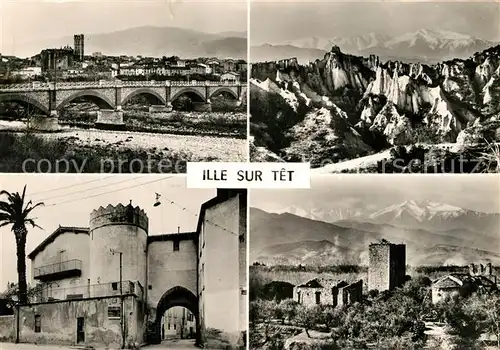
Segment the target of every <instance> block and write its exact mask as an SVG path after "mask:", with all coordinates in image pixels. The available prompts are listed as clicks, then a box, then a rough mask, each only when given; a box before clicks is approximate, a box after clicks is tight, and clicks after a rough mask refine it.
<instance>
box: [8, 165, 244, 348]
mask: <svg viewBox="0 0 500 350" xmlns="http://www.w3.org/2000/svg"><path fill="white" fill-rule="evenodd" d="M0 183H1V192H0V239H1V246H0V264H1V267H2V268H1V275H0V286H1V289H0V349H2V350H11V349H12V350H35V349H39V350H44V349H46V350H52V349H56V348H57V349H61V350H64V349H75V348H78V349H142V348H146V349H197V348H205V349H246V343H247V319H248V316H247V300H248V297H247V265H246V262H247V249H246V244H247V226H246V225H247V217H246V216H247V193H246V190H231V189H188V188H186V185H185V178H184V177H183V176H180V177H179V176H167V175H145V176H137V177H131V176H130V175H128V176H120V175H109V176H102V175H88V176H83V175H72V176H64V175H45V176H43V175H16V176H8V175H3V176H2V177H0Z"/></svg>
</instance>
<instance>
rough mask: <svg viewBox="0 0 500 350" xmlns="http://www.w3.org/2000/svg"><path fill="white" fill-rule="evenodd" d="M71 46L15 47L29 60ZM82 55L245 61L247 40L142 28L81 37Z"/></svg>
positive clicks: (51, 42)
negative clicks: (54, 48) (99, 54)
mask: <svg viewBox="0 0 500 350" xmlns="http://www.w3.org/2000/svg"><path fill="white" fill-rule="evenodd" d="M65 45H70V46H73V38H72V37H60V38H48V39H46V40H44V41H37V42H27V43H22V44H19V45H18V46H17V47H18V48H22V50H23V51H22V53H21V54H20V55H26V56H33V55H35V54H38V53H39V52H40V51H41V50H42V49H44V48H52V47H62V46H65ZM85 52H86V54H92V53H93V52H102V53H103V54H105V55H112V56H115V55H132V56H136V55H142V56H153V57H161V56H180V57H183V58H196V57H211V56H217V57H220V58H235V59H245V60H246V59H247V40H246V38H245V37H244V36H243V37H242V33H239V32H228V33H220V34H210V33H202V32H198V31H194V30H190V29H184V28H176V27H154V26H144V27H136V28H130V29H125V30H120V31H115V32H111V33H99V34H85Z"/></svg>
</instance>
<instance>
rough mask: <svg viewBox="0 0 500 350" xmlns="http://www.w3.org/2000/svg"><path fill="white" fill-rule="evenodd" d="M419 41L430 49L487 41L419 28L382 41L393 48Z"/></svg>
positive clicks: (411, 44) (444, 31) (459, 34)
mask: <svg viewBox="0 0 500 350" xmlns="http://www.w3.org/2000/svg"><path fill="white" fill-rule="evenodd" d="M419 41H423V42H425V43H427V44H428V45H429V47H430V48H431V49H434V50H436V49H438V48H444V47H446V46H448V47H449V48H450V49H453V48H456V47H460V46H462V47H465V46H470V45H477V44H483V45H485V44H488V41H486V40H483V39H479V38H476V37H473V36H472V35H467V34H461V33H456V32H450V31H446V30H433V29H420V30H417V31H416V32H414V33H405V34H403V35H400V36H397V37H395V38H393V39H391V40H388V41H386V42H385V43H384V46H385V47H387V48H394V47H396V46H398V45H402V44H404V45H407V46H409V47H411V46H415V45H417V44H418V42H419Z"/></svg>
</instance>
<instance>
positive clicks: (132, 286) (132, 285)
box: [130, 282, 135, 293]
mask: <svg viewBox="0 0 500 350" xmlns="http://www.w3.org/2000/svg"><path fill="white" fill-rule="evenodd" d="M130 293H135V285H134V282H130Z"/></svg>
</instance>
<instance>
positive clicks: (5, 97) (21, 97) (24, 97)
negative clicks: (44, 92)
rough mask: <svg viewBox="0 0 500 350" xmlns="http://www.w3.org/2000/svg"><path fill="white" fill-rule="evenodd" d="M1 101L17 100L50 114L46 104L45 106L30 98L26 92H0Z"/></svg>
mask: <svg viewBox="0 0 500 350" xmlns="http://www.w3.org/2000/svg"><path fill="white" fill-rule="evenodd" d="M1 102H19V103H20V104H22V105H24V106H34V107H35V108H37V109H38V110H40V111H41V112H42V113H44V114H45V115H47V116H48V115H50V110H49V108H48V107H47V106H45V105H44V104H43V103H42V102H40V101H38V100H36V99H34V98H31V97H30V96H29V95H28V94H22V93H15V92H14V93H7V94H0V103H1Z"/></svg>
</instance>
